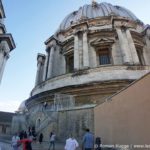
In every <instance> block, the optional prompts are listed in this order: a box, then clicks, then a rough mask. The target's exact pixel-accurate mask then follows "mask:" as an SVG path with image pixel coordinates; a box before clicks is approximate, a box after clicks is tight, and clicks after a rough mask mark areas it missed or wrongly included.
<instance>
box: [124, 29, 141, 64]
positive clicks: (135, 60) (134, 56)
mask: <svg viewBox="0 0 150 150" xmlns="http://www.w3.org/2000/svg"><path fill="white" fill-rule="evenodd" d="M126 35H127V39H128V44H129V47H130V49H131V55H132V60H133V64H135V65H139V64H140V62H139V58H138V55H137V51H136V48H135V45H134V42H133V39H132V36H131V33H130V30H129V29H126Z"/></svg>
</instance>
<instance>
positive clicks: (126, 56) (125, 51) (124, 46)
mask: <svg viewBox="0 0 150 150" xmlns="http://www.w3.org/2000/svg"><path fill="white" fill-rule="evenodd" d="M116 31H117V34H118V38H119V45H120V48H121V52H122V57H123V63H124V64H130V63H131V62H130V57H129V52H128V51H129V50H128V45H127V44H126V43H125V39H124V36H123V33H122V31H121V29H120V28H116Z"/></svg>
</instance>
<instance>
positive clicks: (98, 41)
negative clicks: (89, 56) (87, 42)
mask: <svg viewBox="0 0 150 150" xmlns="http://www.w3.org/2000/svg"><path fill="white" fill-rule="evenodd" d="M114 42H115V40H114V38H98V39H96V40H93V41H92V42H91V45H92V46H100V45H112V44H113V43H114Z"/></svg>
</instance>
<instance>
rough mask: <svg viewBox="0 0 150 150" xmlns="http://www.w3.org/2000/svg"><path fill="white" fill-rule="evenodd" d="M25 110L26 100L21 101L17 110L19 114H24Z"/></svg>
mask: <svg viewBox="0 0 150 150" xmlns="http://www.w3.org/2000/svg"><path fill="white" fill-rule="evenodd" d="M26 110H27V107H26V100H25V101H23V102H22V103H21V104H20V106H19V108H18V111H19V112H24V111H26Z"/></svg>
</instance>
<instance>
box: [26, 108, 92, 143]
mask: <svg viewBox="0 0 150 150" xmlns="http://www.w3.org/2000/svg"><path fill="white" fill-rule="evenodd" d="M36 114H39V115H35V116H34V117H33V116H32V117H31V116H30V118H29V120H30V121H29V122H32V123H34V124H35V126H36V121H35V120H37V119H40V120H41V127H42V126H43V128H41V129H40V130H39V129H38V127H37V126H36V127H37V128H36V131H37V132H38V134H40V133H41V132H42V133H43V135H44V140H45V141H48V140H49V134H50V132H52V131H53V132H55V134H56V136H57V137H56V138H57V140H58V141H65V139H66V138H67V137H68V136H69V134H71V133H72V134H73V135H74V136H75V137H77V139H78V140H81V139H82V137H83V134H84V129H86V128H90V130H91V131H92V132H93V131H94V128H93V122H94V120H93V119H94V117H93V108H91V107H89V108H88V107H82V108H78V109H72V110H63V111H58V112H55V111H53V112H52V111H48V110H46V111H44V112H43V113H42V112H37V113H36ZM40 114H41V115H40ZM43 114H44V115H43ZM47 116H48V118H47ZM46 119H47V121H45V120H46ZM44 123H45V125H44Z"/></svg>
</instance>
